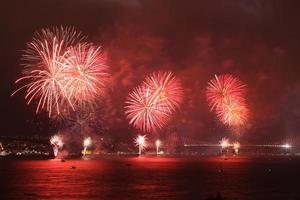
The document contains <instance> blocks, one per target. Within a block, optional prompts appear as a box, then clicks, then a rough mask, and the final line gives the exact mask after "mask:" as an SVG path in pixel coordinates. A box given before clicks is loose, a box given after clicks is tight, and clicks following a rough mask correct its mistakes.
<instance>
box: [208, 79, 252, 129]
mask: <svg viewBox="0 0 300 200" xmlns="http://www.w3.org/2000/svg"><path fill="white" fill-rule="evenodd" d="M244 96H245V85H244V84H243V83H242V82H241V81H240V80H239V79H237V78H235V77H234V76H232V75H229V74H225V75H220V76H217V75H215V78H214V79H212V80H210V81H209V82H208V86H207V87H206V99H207V101H208V105H209V107H210V109H211V111H213V110H214V111H215V112H216V114H217V117H218V119H219V120H220V121H221V122H222V123H223V124H225V125H228V126H234V127H236V126H241V125H244V124H245V123H246V121H247V119H248V116H249V111H248V108H247V104H246V101H245V97H244Z"/></svg>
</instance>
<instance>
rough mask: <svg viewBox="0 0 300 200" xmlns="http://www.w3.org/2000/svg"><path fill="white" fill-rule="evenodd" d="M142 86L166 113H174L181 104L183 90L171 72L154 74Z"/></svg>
mask: <svg viewBox="0 0 300 200" xmlns="http://www.w3.org/2000/svg"><path fill="white" fill-rule="evenodd" d="M144 84H145V86H146V87H147V88H149V90H150V93H151V94H152V95H153V96H154V98H155V101H156V102H157V103H158V104H161V105H163V107H164V108H166V109H167V110H168V112H170V113H171V112H173V111H175V110H176V109H178V108H179V106H180V104H181V103H182V99H183V89H182V86H181V83H180V82H179V80H177V79H176V77H175V76H174V75H173V74H172V72H162V71H159V72H154V73H152V74H151V75H149V76H148V77H147V78H146V81H145V82H144Z"/></svg>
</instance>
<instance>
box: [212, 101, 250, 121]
mask: <svg viewBox="0 0 300 200" xmlns="http://www.w3.org/2000/svg"><path fill="white" fill-rule="evenodd" d="M216 113H217V116H218V118H219V120H220V121H221V122H222V123H223V124H225V125H228V126H241V125H244V124H245V123H246V121H247V119H248V116H249V111H248V108H247V106H246V104H244V103H239V102H234V101H230V102H228V103H226V104H223V105H222V106H218V107H217V109H216Z"/></svg>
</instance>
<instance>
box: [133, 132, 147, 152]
mask: <svg viewBox="0 0 300 200" xmlns="http://www.w3.org/2000/svg"><path fill="white" fill-rule="evenodd" d="M146 142H147V137H146V135H138V136H137V137H136V138H135V139H134V143H135V145H136V146H138V147H139V155H141V154H142V150H143V149H144V148H145V147H146V146H147V143H146Z"/></svg>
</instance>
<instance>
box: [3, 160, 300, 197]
mask: <svg viewBox="0 0 300 200" xmlns="http://www.w3.org/2000/svg"><path fill="white" fill-rule="evenodd" d="M299 178H300V159H298V158H293V159H290V158H287V157H285V158H272V159H266V158H251V159H250V158H229V159H228V160H225V159H224V158H219V157H201V158H148V157H147V158H146V157H141V158H138V157H134V158H119V157H117V158H102V159H100V160H67V161H66V162H61V161H60V160H46V161H18V160H0V199H113V200H121V199H128V200H135V199H151V200H153V199H167V200H172V199H221V198H217V196H218V193H219V196H221V197H222V199H300V190H299V189H298V182H299V180H300V179H299Z"/></svg>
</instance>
